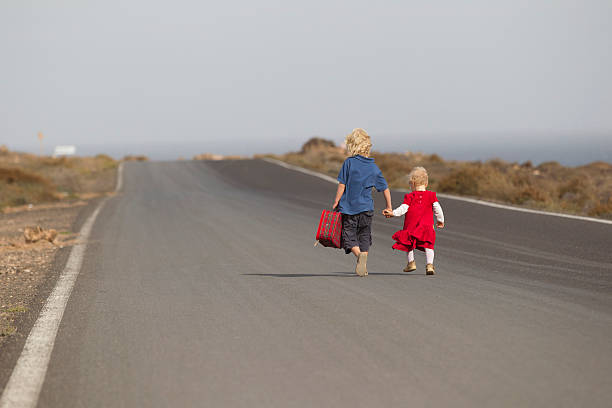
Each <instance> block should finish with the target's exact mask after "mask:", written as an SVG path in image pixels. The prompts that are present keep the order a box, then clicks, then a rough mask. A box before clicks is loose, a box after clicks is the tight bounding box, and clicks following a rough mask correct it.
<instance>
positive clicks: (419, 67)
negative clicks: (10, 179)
mask: <svg viewBox="0 0 612 408" xmlns="http://www.w3.org/2000/svg"><path fill="white" fill-rule="evenodd" d="M0 51H1V54H0V58H1V61H2V64H1V65H0V72H1V74H2V75H1V76H0V143H6V144H8V145H9V146H13V147H18V148H23V149H32V148H35V147H36V143H37V140H36V133H37V132H38V131H40V130H42V131H43V132H44V134H45V136H46V138H47V139H46V142H47V145H48V148H51V146H52V145H55V144H76V145H78V146H85V147H87V146H95V149H97V150H99V151H104V150H107V151H110V152H121V151H122V149H123V150H125V149H129V150H135V149H141V150H142V151H143V152H145V153H147V152H148V153H152V154H153V155H154V156H158V157H162V156H164V154H163V153H164V152H166V153H167V155H172V154H175V153H181V154H185V155H189V154H190V152H191V153H198V152H202V151H210V152H221V153H230V152H236V153H247V152H268V151H272V152H280V151H285V150H287V149H297V148H299V146H300V145H301V143H302V142H303V141H305V140H306V139H307V138H308V137H310V136H312V135H320V136H323V137H327V138H332V139H334V140H335V141H341V140H342V137H343V135H344V134H346V133H347V132H349V131H350V130H351V129H352V128H354V127H364V128H366V129H367V130H368V131H369V132H370V134H371V135H372V136H373V138H374V144H375V148H379V149H381V150H386V151H389V150H397V151H405V150H422V151H439V152H441V153H442V154H444V155H447V156H449V155H450V156H452V155H453V154H454V155H455V156H457V155H458V152H466V153H465V155H467V157H469V156H470V155H473V156H479V155H490V156H499V157H507V156H508V152H510V151H518V152H519V153H517V154H519V155H520V154H523V156H522V157H521V158H524V159H528V158H531V159H536V160H538V158H539V159H542V157H543V156H542V153H546V151H547V150H546V149H550V151H548V153H549V155H552V156H553V157H555V155H559V158H561V156H562V155H563V154H566V153H567V154H569V152H570V151H572V150H575V149H578V147H579V148H580V149H582V153H581V154H586V156H588V157H586V156H585V160H586V159H587V158H588V159H608V160H612V157H611V155H612V141H611V139H612V77H611V73H612V1H610V0H580V1H566V0H552V1H551V0H527V1H523V0H499V1H492V0H482V1H469V0H468V1H457V0H446V1H436V0H427V1H422V0H421V1H409V0H403V1H371V0H369V1H359V0H352V1H336V0H325V1H319V0H308V1H300V2H291V1H287V0H284V1H281V0H278V1H270V0H264V1H262V0H260V1H253V0H251V1H247V0H240V1H225V2H224V1H202V0H199V1H185V0H174V1H163V2H162V1H152V0H120V1H116V0H104V1H83V0H72V1H68V0H56V1H53V0H44V1H24V0H0ZM530 143H534V147H529V144H530ZM122 146H123V147H122ZM90 148H91V147H90ZM194 150H197V151H194ZM536 150H537V151H539V153H538V154H539V155H540V156H538V157H532V156H534V155H535V153H533V152H535V151H536ZM478 152H480V153H478ZM520 152H523V153H520ZM530 152H532V153H533V154H532V153H530ZM550 152H553V153H550ZM554 152H557V153H554ZM590 152H592V157H590V156H589V154H590ZM530 154H531V156H530ZM602 155H603V156H602ZM564 157H565V156H564ZM474 158H480V157H474ZM581 160H582V159H581Z"/></svg>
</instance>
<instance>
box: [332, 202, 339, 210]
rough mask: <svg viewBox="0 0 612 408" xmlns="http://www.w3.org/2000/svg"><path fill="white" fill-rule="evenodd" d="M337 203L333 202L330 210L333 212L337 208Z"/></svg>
mask: <svg viewBox="0 0 612 408" xmlns="http://www.w3.org/2000/svg"><path fill="white" fill-rule="evenodd" d="M338 203H339V201H334V203H333V204H332V210H335V209H336V208H337V207H338Z"/></svg>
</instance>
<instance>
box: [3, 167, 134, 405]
mask: <svg viewBox="0 0 612 408" xmlns="http://www.w3.org/2000/svg"><path fill="white" fill-rule="evenodd" d="M122 182H123V163H121V164H120V165H119V168H118V169H117V185H116V187H115V191H119V189H120V188H121V186H122ZM107 200H108V198H106V199H104V200H103V201H102V202H101V203H100V204H99V205H98V207H97V208H96V209H95V211H94V212H93V214H91V215H90V216H89V217H88V218H87V220H86V221H85V223H84V224H83V226H82V227H81V230H80V231H79V237H78V242H79V243H77V244H76V245H74V246H73V247H72V250H71V251H70V255H69V257H68V261H67V262H66V266H65V267H64V270H63V272H62V274H61V275H60V277H59V279H58V280H57V283H56V285H55V288H54V289H53V292H51V294H50V295H49V297H48V298H47V301H46V303H45V305H44V306H43V308H42V310H41V312H40V315H39V316H38V319H37V320H36V323H34V326H33V327H32V330H31V331H30V334H29V335H28V338H27V339H26V342H25V345H24V347H23V350H22V351H21V355H20V356H19V359H18V360H17V363H16V364H15V368H14V369H13V373H12V374H11V378H9V380H8V383H7V384H6V387H5V388H4V392H3V393H2V397H1V398H0V408H33V407H35V406H36V404H37V403H38V397H39V395H40V390H41V389H42V386H43V383H44V381H45V375H46V373H47V367H48V365H49V360H50V358H51V352H52V351H53V346H54V344H55V337H56V335H57V331H58V329H59V325H60V322H61V321H62V316H63V315H64V310H65V309H66V304H67V303H68V298H70V294H71V293H72V288H73V287H74V283H75V282H76V279H77V277H78V275H79V272H80V270H81V265H82V264H83V256H84V255H85V250H86V248H87V240H88V239H89V234H90V233H91V229H92V227H93V224H94V222H95V221H96V217H97V216H98V214H99V213H100V210H101V209H102V207H103V206H104V203H106V201H107Z"/></svg>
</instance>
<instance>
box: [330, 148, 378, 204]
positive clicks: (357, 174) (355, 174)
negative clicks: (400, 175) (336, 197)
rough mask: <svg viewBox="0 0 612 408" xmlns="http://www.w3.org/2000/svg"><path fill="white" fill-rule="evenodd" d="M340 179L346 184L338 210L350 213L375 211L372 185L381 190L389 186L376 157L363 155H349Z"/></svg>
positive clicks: (339, 175) (343, 165) (339, 176)
mask: <svg viewBox="0 0 612 408" xmlns="http://www.w3.org/2000/svg"><path fill="white" fill-rule="evenodd" d="M338 181H339V182H340V183H342V184H344V185H345V186H346V189H345V190H344V194H342V198H340V203H339V204H338V211H340V212H341V213H342V214H350V215H353V214H359V213H361V212H364V211H374V200H372V187H374V188H376V190H377V191H379V192H380V191H384V190H386V189H387V187H388V186H387V181H386V180H385V178H384V177H383V175H382V172H381V171H380V169H379V168H378V166H377V165H376V163H374V159H372V158H371V157H363V156H361V155H356V156H352V157H349V158H348V159H346V160H345V161H344V163H343V164H342V168H341V169H340V173H339V174H338Z"/></svg>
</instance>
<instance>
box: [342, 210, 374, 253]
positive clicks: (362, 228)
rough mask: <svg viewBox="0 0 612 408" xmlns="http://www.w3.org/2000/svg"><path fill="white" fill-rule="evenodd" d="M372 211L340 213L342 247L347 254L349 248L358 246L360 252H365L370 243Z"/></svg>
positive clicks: (349, 251) (349, 250)
mask: <svg viewBox="0 0 612 408" xmlns="http://www.w3.org/2000/svg"><path fill="white" fill-rule="evenodd" d="M373 215H374V211H364V212H362V213H359V214H354V215H349V214H342V247H343V248H344V252H346V253H347V254H349V253H351V248H353V247H356V246H358V247H359V250H360V251H361V252H367V251H368V250H369V249H370V245H372V216H373Z"/></svg>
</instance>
